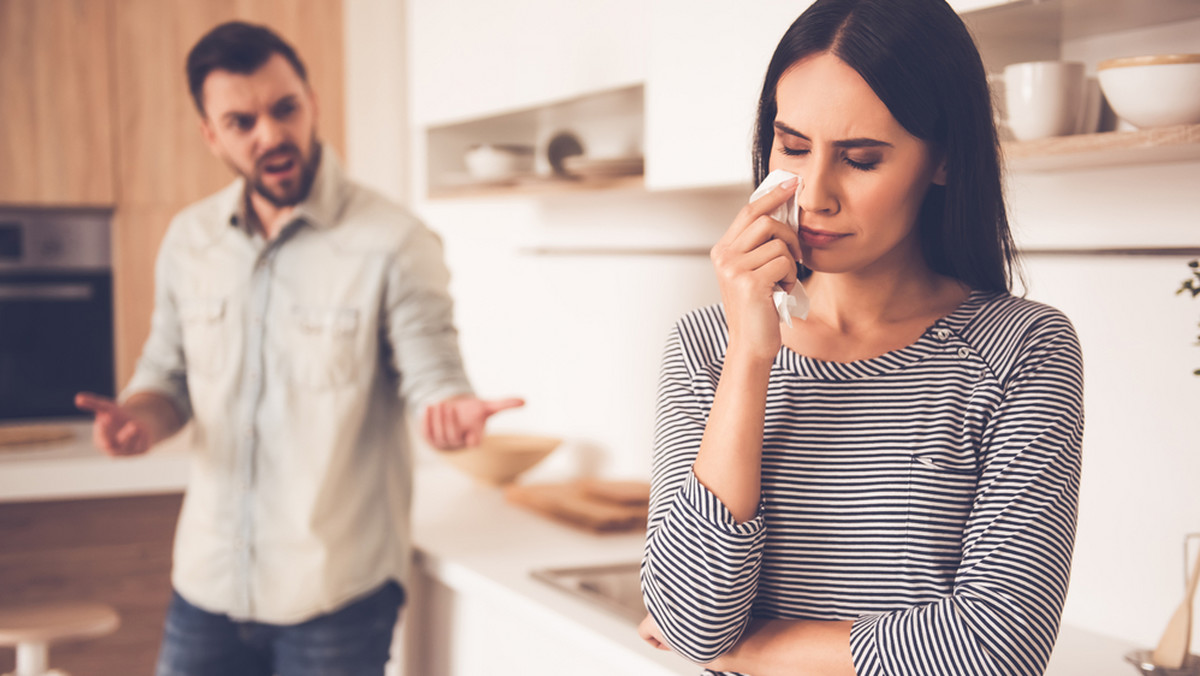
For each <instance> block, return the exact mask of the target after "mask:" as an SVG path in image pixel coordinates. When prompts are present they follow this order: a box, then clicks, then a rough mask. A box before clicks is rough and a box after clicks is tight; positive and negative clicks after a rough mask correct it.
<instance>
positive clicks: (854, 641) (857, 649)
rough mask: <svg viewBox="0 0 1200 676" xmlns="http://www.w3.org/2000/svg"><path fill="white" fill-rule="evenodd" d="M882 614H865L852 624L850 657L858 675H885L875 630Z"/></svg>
mask: <svg viewBox="0 0 1200 676" xmlns="http://www.w3.org/2000/svg"><path fill="white" fill-rule="evenodd" d="M880 617H881V616H880V615H863V616H861V617H859V618H858V619H857V620H855V621H854V624H852V625H850V658H851V659H852V660H853V661H854V673H855V674H857V676H883V674H884V673H885V672H884V671H883V664H882V662H880V659H879V644H878V643H877V642H876V640H875V631H876V629H877V625H878V623H879V618H880Z"/></svg>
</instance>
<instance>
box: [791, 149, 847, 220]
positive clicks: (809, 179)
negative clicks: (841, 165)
mask: <svg viewBox="0 0 1200 676" xmlns="http://www.w3.org/2000/svg"><path fill="white" fill-rule="evenodd" d="M797 201H798V203H799V205H800V209H801V210H802V211H809V212H812V213H825V214H835V213H837V212H838V210H839V209H840V208H841V204H840V202H839V201H838V196H837V184H836V182H835V179H834V177H833V176H832V175H831V173H830V172H829V171H828V170H826V169H824V168H822V167H821V166H820V163H818V162H810V163H809V166H808V167H806V171H805V172H804V183H803V184H802V185H801V186H800V196H799V197H798V198H797Z"/></svg>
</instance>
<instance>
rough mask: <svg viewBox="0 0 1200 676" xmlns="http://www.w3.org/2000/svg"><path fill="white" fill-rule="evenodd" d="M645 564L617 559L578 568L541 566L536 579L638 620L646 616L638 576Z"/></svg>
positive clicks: (636, 621) (635, 621)
mask: <svg viewBox="0 0 1200 676" xmlns="http://www.w3.org/2000/svg"><path fill="white" fill-rule="evenodd" d="M640 568H641V564H640V563H638V562H636V561H634V562H630V563H616V564H609V565H603V566H583V567H578V568H541V569H538V570H535V571H533V573H532V575H533V577H534V578H535V579H537V580H540V581H542V582H545V583H546V584H549V585H551V586H553V587H556V588H558V589H560V590H562V591H565V592H567V593H569V594H572V595H574V596H576V597H578V598H581V599H583V600H585V601H587V602H589V603H591V604H594V605H596V606H598V607H600V608H604V609H605V610H608V611H609V612H612V613H615V614H617V615H619V616H620V617H622V618H624V619H627V620H629V621H630V622H632V623H633V624H635V625H636V624H638V623H639V622H641V621H642V618H643V617H645V616H646V606H645V605H644V604H643V603H642V589H641V583H640V582H639V578H638V571H639V570H640Z"/></svg>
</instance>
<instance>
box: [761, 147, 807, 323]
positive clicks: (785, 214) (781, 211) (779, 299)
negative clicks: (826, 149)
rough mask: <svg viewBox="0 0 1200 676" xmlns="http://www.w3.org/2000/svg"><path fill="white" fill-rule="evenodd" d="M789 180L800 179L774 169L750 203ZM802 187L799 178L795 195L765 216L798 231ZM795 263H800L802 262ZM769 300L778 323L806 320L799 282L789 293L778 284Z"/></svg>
mask: <svg viewBox="0 0 1200 676" xmlns="http://www.w3.org/2000/svg"><path fill="white" fill-rule="evenodd" d="M789 178H800V177H799V176H796V175H795V174H793V173H792V172H790V171H784V170H783V169H776V170H775V171H772V172H771V173H770V174H767V177H766V178H764V179H763V182H762V183H761V184H759V186H758V187H757V188H755V190H754V194H753V195H750V201H751V202H753V201H754V200H756V199H758V198H759V197H762V196H763V195H765V194H766V193H768V192H770V191H771V190H772V189H774V188H775V187H776V186H778V185H779V184H780V183H783V182H784V181H786V180H788V179H789ZM803 187H804V179H803V178H800V180H798V181H796V192H795V194H793V195H792V196H791V197H790V198H789V199H788V201H786V202H784V203H783V204H782V205H780V206H779V208H778V209H776V210H775V211H774V212H772V213H770V214H767V215H768V216H770V217H771V218H774V219H775V220H777V221H779V222H781V223H786V224H787V225H788V226H789V227H791V228H792V229H793V230H799V228H800V200H799V197H800V189H801V188H803ZM797 262H800V263H802V262H803V261H797ZM771 298H772V300H774V302H775V309H776V310H777V311H778V312H779V321H781V322H783V323H785V324H787V325H788V326H789V327H790V326H791V325H792V317H799V318H800V319H806V318H807V317H808V306H809V300H808V293H807V292H806V291H805V290H804V285H803V284H801V283H800V282H799V281H797V282H796V283H795V284H793V285H792V291H791V293H788V292H787V291H784V290H783V289H782V288H781V287H780V286H779V285H778V284H776V285H775V291H774V293H772V294H771Z"/></svg>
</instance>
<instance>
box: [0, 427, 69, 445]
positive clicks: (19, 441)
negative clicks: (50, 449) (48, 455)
mask: <svg viewBox="0 0 1200 676" xmlns="http://www.w3.org/2000/svg"><path fill="white" fill-rule="evenodd" d="M73 436H75V432H74V431H72V430H71V428H70V427H68V426H66V425H6V426H4V427H0V451H3V450H27V449H25V448H21V447H27V446H29V445H31V444H45V443H49V442H51V441H63V440H65V439H70V438H71V437H73Z"/></svg>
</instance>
